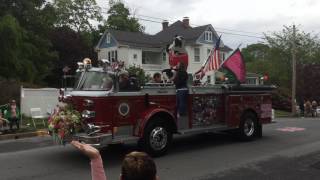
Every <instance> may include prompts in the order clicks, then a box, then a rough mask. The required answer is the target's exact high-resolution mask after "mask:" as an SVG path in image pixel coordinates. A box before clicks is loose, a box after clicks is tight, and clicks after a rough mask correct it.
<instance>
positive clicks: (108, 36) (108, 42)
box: [107, 33, 111, 44]
mask: <svg viewBox="0 0 320 180" xmlns="http://www.w3.org/2000/svg"><path fill="white" fill-rule="evenodd" d="M110 41H111V35H110V33H108V34H107V44H110Z"/></svg>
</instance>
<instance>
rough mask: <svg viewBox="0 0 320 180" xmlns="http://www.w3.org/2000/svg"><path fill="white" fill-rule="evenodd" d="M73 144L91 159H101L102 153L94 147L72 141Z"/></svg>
mask: <svg viewBox="0 0 320 180" xmlns="http://www.w3.org/2000/svg"><path fill="white" fill-rule="evenodd" d="M71 144H72V145H73V146H74V147H76V148H77V149H79V150H80V151H81V152H82V153H84V154H85V155H87V156H88V157H89V158H90V159H96V158H99V157H100V152H99V150H98V149H96V148H94V147H92V146H91V145H89V144H83V143H80V142H79V141H71Z"/></svg>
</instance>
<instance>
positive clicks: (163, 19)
mask: <svg viewBox="0 0 320 180" xmlns="http://www.w3.org/2000/svg"><path fill="white" fill-rule="evenodd" d="M136 15H137V16H141V17H147V18H151V19H159V20H162V21H168V22H175V21H174V20H169V19H165V18H158V17H153V16H146V15H141V14H136ZM191 25H194V26H200V25H197V24H191ZM214 28H215V29H221V30H226V31H234V32H241V33H247V34H256V35H261V34H262V33H257V32H250V31H241V30H233V29H227V28H221V27H216V26H215V27H214Z"/></svg>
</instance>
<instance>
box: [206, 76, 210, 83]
mask: <svg viewBox="0 0 320 180" xmlns="http://www.w3.org/2000/svg"><path fill="white" fill-rule="evenodd" d="M207 83H209V84H210V83H211V76H207Z"/></svg>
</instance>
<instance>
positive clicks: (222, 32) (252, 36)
mask: <svg viewBox="0 0 320 180" xmlns="http://www.w3.org/2000/svg"><path fill="white" fill-rule="evenodd" d="M102 13H103V14H109V13H107V12H103V11H102ZM136 16H141V17H146V18H151V19H158V20H163V21H164V20H166V19H163V18H155V17H152V16H146V15H141V14H136V15H135V16H132V17H134V18H136V19H138V20H141V21H147V22H152V23H159V24H162V21H156V20H150V19H146V18H141V17H136ZM166 21H168V22H175V21H173V20H166ZM191 25H193V26H199V25H196V24H191ZM215 29H224V30H227V31H234V32H243V33H249V32H245V31H237V30H230V29H225V28H217V27H216V28H215ZM216 32H218V33H221V34H228V35H234V36H243V37H250V38H258V39H264V37H262V36H255V35H248V34H239V33H232V32H226V31H216ZM256 34H258V33H256Z"/></svg>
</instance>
